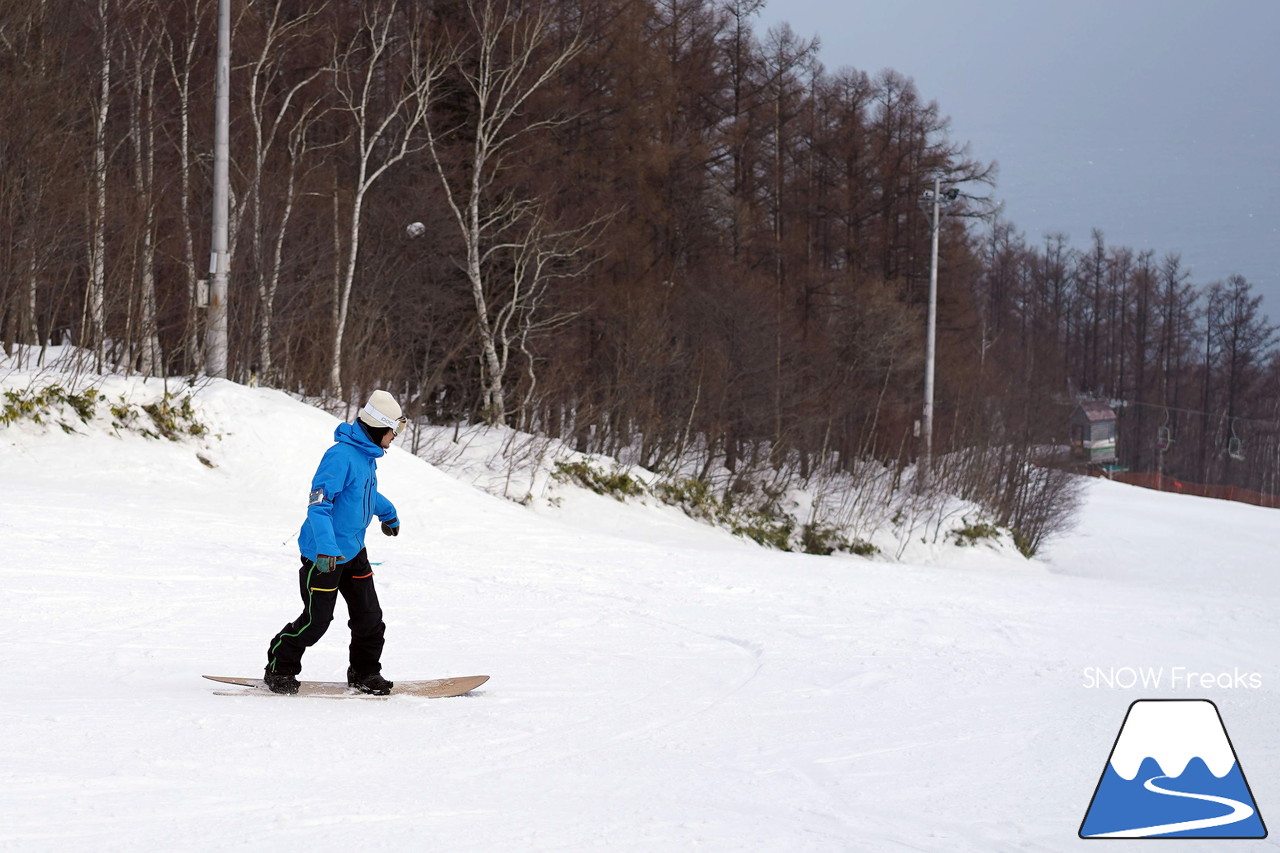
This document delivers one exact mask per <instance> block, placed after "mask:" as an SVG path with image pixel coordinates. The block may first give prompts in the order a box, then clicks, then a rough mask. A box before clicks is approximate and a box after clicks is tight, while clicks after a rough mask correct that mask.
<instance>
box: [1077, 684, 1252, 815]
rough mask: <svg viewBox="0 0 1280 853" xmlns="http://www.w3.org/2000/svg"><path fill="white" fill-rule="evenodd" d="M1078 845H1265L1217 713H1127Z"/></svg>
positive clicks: (1194, 705) (1211, 709)
mask: <svg viewBox="0 0 1280 853" xmlns="http://www.w3.org/2000/svg"><path fill="white" fill-rule="evenodd" d="M1080 837H1081V838H1266V837H1267V827H1266V825H1265V824H1263V822H1262V815H1260V814H1259V813H1258V805H1257V803H1255V802H1254V799H1253V793H1252V792H1251V791H1250V790H1249V783H1248V782H1247V781H1246V780H1245V778H1244V772H1243V771H1242V770H1241V769H1240V762H1239V760H1237V758H1236V751H1235V747H1233V746H1232V745H1231V739H1230V738H1229V737H1227V729H1226V727H1225V726H1224V725H1223V724H1222V717H1221V715H1220V714H1219V713H1218V707H1217V706H1216V705H1214V704H1213V703H1212V702H1210V701H1208V700H1205V699H1140V700H1138V701H1137V702H1134V703H1133V704H1132V705H1130V706H1129V711H1128V713H1127V714H1125V718H1124V723H1123V724H1122V725H1121V726H1120V734H1119V735H1118V736H1117V737H1116V742H1115V745H1114V746H1112V747H1111V756H1110V758H1108V760H1107V766H1106V767H1105V768H1103V771H1102V778H1101V779H1099V780H1098V787H1097V789H1095V790H1094V793H1093V800H1092V801H1091V802H1090V803H1089V811H1088V812H1086V813H1085V816H1084V822H1083V823H1081V824H1080Z"/></svg>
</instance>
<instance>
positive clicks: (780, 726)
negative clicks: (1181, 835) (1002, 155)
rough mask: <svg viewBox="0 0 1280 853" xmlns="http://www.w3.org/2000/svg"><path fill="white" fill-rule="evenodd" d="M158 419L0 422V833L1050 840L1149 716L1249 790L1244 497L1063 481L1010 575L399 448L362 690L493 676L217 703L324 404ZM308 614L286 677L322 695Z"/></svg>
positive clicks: (1255, 517) (1193, 846)
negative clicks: (546, 491)
mask: <svg viewBox="0 0 1280 853" xmlns="http://www.w3.org/2000/svg"><path fill="white" fill-rule="evenodd" d="M48 378H49V377H47V376H43V377H42V376H40V375H37V374H35V373H31V372H27V371H20V370H14V369H9V370H8V372H5V371H0V390H3V391H15V390H16V389H21V388H26V387H29V386H30V385H31V384H32V383H33V382H36V381H46V380H47V379H48ZM96 382H97V384H98V386H99V387H100V389H101V393H102V394H103V395H104V396H105V397H106V398H107V399H108V400H109V401H119V402H117V403H116V404H117V405H120V406H124V405H125V403H126V402H127V401H134V403H135V404H136V405H142V404H146V403H149V402H153V401H154V400H156V399H157V398H159V397H160V396H161V394H162V393H163V391H164V390H165V387H164V385H163V383H161V382H160V381H159V380H151V381H149V382H145V383H144V382H142V381H141V380H136V379H123V378H108V379H102V380H96ZM168 390H169V391H171V392H175V393H178V394H179V395H181V394H184V393H186V392H185V391H184V390H183V388H182V383H181V382H173V381H171V382H170V383H169V385H168ZM2 403H3V399H0V404H2ZM105 406H106V404H105V403H104V404H103V411H104V412H105ZM192 406H193V410H194V412H195V414H196V416H197V417H198V419H199V420H200V422H201V423H203V424H204V425H205V426H207V427H208V430H209V431H208V433H207V434H205V435H202V436H186V437H183V438H181V439H180V440H176V441H171V440H167V439H164V438H154V437H147V436H145V435H143V434H141V433H140V432H139V431H138V430H137V429H130V428H125V427H113V426H112V419H111V417H110V415H100V416H98V417H95V418H93V419H90V421H89V422H88V423H84V422H82V421H80V420H78V419H76V418H75V417H73V416H70V415H68V416H67V417H64V418H63V419H62V421H61V424H65V429H64V428H63V426H62V425H61V424H60V423H59V422H58V420H57V419H50V418H47V417H46V418H44V419H42V421H43V422H42V423H40V424H37V423H34V422H32V421H31V420H30V419H18V420H16V421H15V422H14V423H12V424H10V425H8V426H4V427H0V485H2V486H3V488H2V490H0V535H2V536H3V541H4V542H5V546H6V552H7V553H8V555H9V559H7V560H6V561H5V564H4V568H3V570H2V571H3V574H4V577H5V595H4V599H3V600H4V602H5V604H4V618H3V619H2V620H0V655H2V658H0V659H2V660H3V661H4V670H5V672H4V676H5V677H4V678H3V679H2V680H0V714H2V715H3V720H4V725H3V726H2V727H0V849H4V850H21V851H46V850H47V851H79V850H84V851H135V850H147V849H154V850H193V851H205V850H209V851H212V850H226V849H243V850H292V849H305V850H312V851H349V850H353V849H360V848H361V847H367V846H376V847H377V849H388V850H430V849H436V848H443V849H448V850H455V851H544V850H545V851H599V850H609V851H644V853H652V851H685V850H705V851H736V850H744V851H787V852H788V853H793V852H794V851H846V850H859V851H896V850H930V851H932V850H936V851H985V852H986V853H989V851H1013V850H1017V851H1040V850H1066V849H1074V848H1075V847H1076V846H1077V845H1079V844H1081V843H1084V842H1081V841H1080V840H1079V839H1078V838H1077V835H1076V833H1077V831H1078V829H1079V827H1080V822H1081V819H1082V818H1083V816H1084V814H1085V811H1086V809H1087V808H1088V806H1089V802H1090V798H1091V796H1092V794H1093V792H1094V789H1095V787H1096V786H1097V784H1098V782H1099V778H1100V774H1101V773H1102V771H1103V768H1104V765H1105V764H1106V761H1107V758H1108V755H1109V754H1110V751H1111V747H1112V745H1113V743H1114V742H1115V739H1116V736H1117V733H1118V731H1119V727H1120V724H1121V722H1122V721H1123V719H1124V716H1125V712H1126V709H1127V708H1128V707H1129V705H1130V703H1131V702H1133V701H1134V700H1136V699H1146V698H1161V697H1168V698H1200V699H1211V700H1213V701H1214V702H1215V703H1216V705H1217V707H1218V709H1219V711H1220V712H1221V715H1222V719H1223V721H1224V723H1225V725H1226V727H1227V730H1228V732H1229V735H1230V737H1231V740H1232V743H1233V745H1234V747H1235V750H1236V753H1237V754H1238V756H1239V758H1240V765H1241V768H1242V769H1243V771H1244V773H1245V775H1246V776H1247V778H1248V781H1249V783H1250V785H1251V788H1252V791H1253V794H1254V797H1255V799H1256V801H1257V803H1258V807H1259V811H1260V813H1261V814H1262V816H1263V818H1264V820H1265V818H1266V817H1268V816H1269V815H1270V813H1271V812H1272V811H1274V810H1275V808H1276V804H1277V803H1280V729H1277V726H1276V724H1275V719H1276V717H1275V713H1276V708H1277V705H1276V695H1275V686H1276V684H1277V672H1276V668H1275V660H1276V657H1275V650H1276V649H1277V648H1280V628H1278V627H1277V621H1278V620H1277V618H1276V616H1277V605H1280V575H1278V574H1277V572H1276V570H1275V565H1276V542H1277V532H1280V513H1277V511H1275V510H1269V509H1261V508H1256V507H1251V506H1246V505H1242V504H1234V503H1227V502H1219V501H1213V500H1208V499H1201V498H1193V497H1184V496H1175V495H1167V494H1159V493H1155V492H1150V491H1144V490H1141V489H1137V488H1134V487H1129V486H1123V485H1119V484H1115V483H1111V482H1106V481H1091V482H1090V483H1089V484H1088V486H1087V490H1086V500H1085V503H1084V506H1083V509H1082V512H1081V516H1080V520H1079V523H1078V525H1077V526H1076V528H1075V530H1074V531H1073V532H1071V533H1069V534H1067V535H1065V536H1063V537H1062V538H1060V539H1058V540H1056V541H1054V542H1053V543H1051V545H1050V546H1049V547H1048V548H1047V549H1046V551H1045V553H1043V554H1042V555H1041V556H1040V557H1038V558H1036V559H1034V560H1025V559H1023V558H1022V557H1020V556H1018V555H1017V554H1016V552H1012V551H1011V550H1010V549H1008V548H1004V547H988V546H986V545H982V544H979V545H976V546H973V547H967V548H965V547H960V546H957V545H948V546H945V547H931V548H929V549H925V550H919V551H911V552H907V554H906V557H905V559H903V560H895V559H893V557H892V555H889V556H883V555H882V556H879V557H872V558H864V557H857V556H852V555H837V556H831V557H817V556H808V555H799V554H791V553H783V552H778V551H770V550H765V549H763V548H760V547H758V546H756V545H754V544H752V543H749V542H745V541H743V540H740V539H736V538H734V537H732V536H731V535H729V534H728V533H726V532H724V531H722V530H717V529H715V528H712V527H708V526H706V525H703V524H701V523H699V522H696V521H693V520H691V519H687V518H685V517H683V516H682V515H680V514H679V513H678V511H675V510H673V509H671V508H666V507H652V506H633V505H628V504H623V503H620V502H618V501H615V500H613V499H611V498H607V497H601V496H597V495H593V494H588V493H585V492H583V493H574V494H569V493H568V490H566V492H565V493H564V494H562V495H561V496H560V499H558V500H557V501H556V502H554V503H551V502H541V503H538V504H537V505H535V506H532V507H526V506H522V505H520V504H518V503H516V502H514V501H511V500H504V499H502V498H500V497H495V496H493V495H491V494H488V493H486V492H484V491H482V490H480V489H477V488H475V487H473V486H472V485H470V484H469V483H466V482H463V481H460V480H458V479H456V478H454V477H451V476H448V475H446V474H445V473H443V472H441V471H440V470H439V469H437V468H434V467H432V466H431V465H429V464H428V463H427V462H425V461H423V459H421V458H419V457H416V456H414V455H412V454H410V453H409V452H407V451H406V450H404V449H402V448H398V447H397V448H393V449H392V451H391V452H390V453H389V454H388V456H387V457H386V458H384V459H383V460H382V461H381V462H380V465H379V471H378V473H379V482H380V488H381V490H382V491H383V493H384V494H386V495H387V496H388V497H389V498H391V500H393V501H394V502H395V504H396V506H397V508H398V510H399V512H400V519H401V521H402V531H403V532H402V534H401V535H400V536H399V537H396V538H386V537H383V536H381V535H379V534H378V530H377V525H376V524H375V525H373V527H372V528H371V530H370V536H369V540H368V541H369V554H370V559H371V560H373V561H374V562H375V563H376V565H375V571H376V573H377V583H378V591H379V595H380V598H381V601H382V605H383V609H384V611H385V613H386V619H387V648H386V652H385V655H384V658H383V664H384V672H385V674H386V675H387V676H388V677H389V678H391V679H393V680H394V679H397V678H400V679H422V678H436V677H443V676H450V675H473V674H487V675H489V676H491V680H490V681H489V682H488V683H487V684H485V685H484V686H483V687H482V688H480V689H479V690H477V691H475V692H474V693H472V694H470V695H468V696H465V697H459V698H454V699H418V698H413V697H396V696H393V697H391V698H389V699H386V700H381V701H359V700H345V699H338V700H324V699H308V698H301V697H244V698H241V697H227V696H219V695H215V694H214V690H215V689H217V685H215V684H213V683H212V682H209V681H205V680H203V679H201V678H200V676H201V675H202V674H209V675H239V676H256V675H259V674H260V673H261V670H262V667H263V664H264V662H265V656H266V646H267V642H268V640H269V639H270V638H271V636H272V635H273V634H274V633H275V632H276V631H277V630H279V628H280V627H281V626H282V625H284V624H285V623H286V622H287V621H289V620H291V619H293V618H294V617H295V616H296V615H297V614H298V612H299V610H300V609H301V608H300V602H299V600H298V590H297V575H296V568H297V550H296V541H295V538H296V534H297V531H298V527H299V525H300V523H301V521H302V518H303V516H304V513H305V506H306V500H307V494H308V488H309V484H310V478H311V475H312V473H313V472H314V470H315V466H316V464H317V462H318V461H319V458H320V454H321V453H322V452H323V451H324V450H325V448H327V447H328V446H329V444H330V442H331V440H332V434H333V429H334V427H335V426H336V424H337V421H336V420H335V418H334V417H333V416H331V415H329V414H327V413H325V412H323V411H321V410H319V409H315V408H311V407H309V406H307V405H304V404H303V403H300V402H298V401H297V400H295V399H293V398H291V397H289V396H288V395H286V394H284V393H281V392H278V391H272V390H267V389H251V388H246V387H243V386H239V385H235V384H232V383H229V382H221V381H217V382H212V383H209V384H208V385H206V386H203V387H201V388H200V389H199V390H198V391H197V392H196V393H195V395H194V398H193V402H192ZM135 426H136V425H135ZM556 504H558V506H557V505H556ZM342 609H343V605H342V604H341V603H339V607H338V614H339V615H338V618H337V619H335V621H334V624H333V626H332V627H331V629H330V632H329V634H328V635H327V636H326V637H325V638H324V640H323V641H321V643H320V644H319V645H318V646H317V647H315V648H314V649H312V650H311V651H310V652H308V654H307V656H306V658H305V659H304V672H303V677H304V678H310V679H316V680H334V679H340V678H342V676H343V673H344V671H345V666H346V637H345V636H344V635H345V634H346V627H345V620H344V618H343V617H342V615H341V614H342ZM1175 671H1176V672H1178V673H1180V674H1182V675H1183V676H1186V677H1182V678H1175V675H1174V673H1175ZM1139 673H1141V674H1142V676H1143V678H1142V679H1140V678H1138V677H1137V674H1139ZM1188 674H1208V675H1210V676H1212V678H1210V679H1209V680H1208V681H1205V680H1201V679H1198V678H1192V677H1189V676H1188ZM1241 674H1244V675H1245V676H1247V677H1244V678H1240V677H1238V676H1239V675H1241ZM1223 675H1227V677H1226V678H1225V679H1224V678H1222V676H1223ZM1206 685H1207V686H1206ZM1215 844H1220V842H1213V841H1196V840H1191V841H1186V842H1183V844H1182V845H1181V846H1180V847H1179V849H1180V850H1200V849H1204V850H1209V849H1220V848H1219V847H1215V846H1213V845H1215ZM1255 844H1256V842H1255ZM1262 844H1263V845H1270V844H1272V842H1262ZM1197 845H1204V846H1202V847H1201V846H1197Z"/></svg>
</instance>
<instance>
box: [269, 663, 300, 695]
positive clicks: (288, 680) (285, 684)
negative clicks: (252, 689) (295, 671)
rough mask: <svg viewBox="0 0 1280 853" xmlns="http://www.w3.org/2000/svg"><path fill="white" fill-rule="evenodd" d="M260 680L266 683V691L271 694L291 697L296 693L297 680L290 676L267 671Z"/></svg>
mask: <svg viewBox="0 0 1280 853" xmlns="http://www.w3.org/2000/svg"><path fill="white" fill-rule="evenodd" d="M262 680H263V681H265V682H266V683H267V689H268V690H270V691H271V692H272V693H285V694H288V695H293V694H294V693H297V692H298V679H296V678H294V677H293V676H292V675H287V674H285V673H282V672H273V671H272V670H269V669H268V670H267V671H266V672H264V673H263V674H262Z"/></svg>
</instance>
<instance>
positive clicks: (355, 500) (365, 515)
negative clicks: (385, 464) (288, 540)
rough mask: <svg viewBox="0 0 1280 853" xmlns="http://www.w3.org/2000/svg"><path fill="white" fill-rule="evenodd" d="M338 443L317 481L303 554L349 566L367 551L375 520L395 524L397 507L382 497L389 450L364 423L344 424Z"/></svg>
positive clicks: (335, 437) (301, 544)
mask: <svg viewBox="0 0 1280 853" xmlns="http://www.w3.org/2000/svg"><path fill="white" fill-rule="evenodd" d="M333 440H334V441H335V442H337V443H336V444H334V445H333V447H330V448H329V449H328V450H326V451H325V453H324V456H323V457H322V458H321V459H320V467H318V468H317V469H316V475H315V477H313V478H312V480H311V497H310V499H309V500H308V502H307V520H306V521H304V522H303V523H302V530H301V531H300V532H299V533H298V549H299V550H300V551H301V552H302V556H304V557H306V558H307V559H308V560H314V559H315V558H316V555H317V554H328V555H330V556H335V557H341V558H342V559H341V560H339V562H342V563H345V562H346V561H347V560H350V559H351V558H353V557H354V556H355V555H356V554H359V553H360V551H361V550H363V548H364V532H365V530H366V529H367V528H368V527H369V522H370V521H371V520H372V519H373V517H374V516H375V515H376V516H377V517H378V519H379V520H381V521H384V522H385V521H391V520H392V519H394V518H395V517H396V508H395V507H394V506H393V505H392V504H391V501H389V500H387V499H386V498H384V497H383V496H382V495H380V494H378V462H377V460H378V457H380V456H382V455H383V453H384V452H385V451H383V449H382V448H381V447H379V446H378V445H376V444H374V443H373V442H372V441H370V440H369V436H368V435H366V434H365V431H364V430H363V429H361V428H360V426H359V425H358V424H341V425H340V426H339V427H338V428H337V429H336V430H334V431H333Z"/></svg>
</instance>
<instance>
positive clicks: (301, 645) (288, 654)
mask: <svg viewBox="0 0 1280 853" xmlns="http://www.w3.org/2000/svg"><path fill="white" fill-rule="evenodd" d="M298 586H299V590H300V591H301V593H302V604H303V608H302V615H301V616H299V617H298V618H297V619H295V620H293V621H292V622H290V623H289V624H288V625H285V626H284V627H283V628H281V629H280V633H278V634H276V635H275V637H273V638H272V639H271V645H270V646H269V647H268V649H267V669H268V670H269V671H272V672H277V673H281V674H283V675H297V674H298V673H299V672H301V671H302V653H303V652H305V651H306V650H307V649H308V648H309V647H311V646H314V645H315V644H316V643H317V642H318V641H319V640H320V638H321V637H323V636H324V632H325V631H326V630H327V629H328V628H329V623H330V622H332V621H333V608H334V605H336V604H337V602H338V593H342V597H343V598H344V599H346V602H347V615H348V616H349V617H350V618H349V620H348V621H347V626H348V627H350V628H351V668H352V669H353V670H355V672H356V674H357V675H361V676H364V675H370V674H372V673H375V672H380V671H381V670H382V663H381V660H382V646H383V642H384V635H385V633H386V630H387V626H386V625H385V624H384V623H383V621H382V608H381V607H380V606H379V605H378V593H377V590H375V589H374V588H373V567H372V566H370V565H369V557H368V554H366V553H365V551H364V550H363V549H362V550H361V551H360V553H359V554H356V555H355V556H354V557H353V558H351V559H350V560H348V561H347V562H345V563H340V564H339V565H338V566H337V568H335V569H334V570H333V571H331V572H322V571H320V570H319V569H317V568H316V566H315V563H313V562H311V561H310V560H308V559H307V558H306V557H303V558H302V568H301V569H299V570H298Z"/></svg>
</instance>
